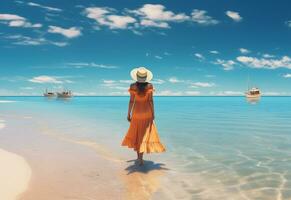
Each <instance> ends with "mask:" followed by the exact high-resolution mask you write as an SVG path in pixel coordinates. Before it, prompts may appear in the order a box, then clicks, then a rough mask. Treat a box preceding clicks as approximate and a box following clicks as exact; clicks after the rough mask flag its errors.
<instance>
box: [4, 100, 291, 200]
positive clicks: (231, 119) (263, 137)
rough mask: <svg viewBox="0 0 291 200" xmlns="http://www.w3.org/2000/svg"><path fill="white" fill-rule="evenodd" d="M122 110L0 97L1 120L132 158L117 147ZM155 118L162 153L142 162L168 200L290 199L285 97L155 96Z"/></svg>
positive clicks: (120, 105)
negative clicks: (157, 170)
mask: <svg viewBox="0 0 291 200" xmlns="http://www.w3.org/2000/svg"><path fill="white" fill-rule="evenodd" d="M1 101H2V103H1ZM8 101H11V102H8ZM127 106H128V97H74V98H72V99H70V100H58V99H47V98H44V97H0V116H2V117H3V116H5V115H22V116H28V117H32V119H36V121H37V122H38V123H43V124H46V126H48V127H50V128H51V129H52V130H54V133H55V134H56V135H57V134H60V136H62V137H69V138H71V139H74V140H87V141H91V142H96V143H97V144H100V145H102V146H103V147H104V148H106V150H107V151H112V152H114V155H116V156H118V157H125V158H130V157H132V158H135V154H134V153H133V152H131V151H130V150H128V149H126V148H124V147H121V146H120V143H121V140H122V138H123V136H124V134H125V132H126V130H127V128H128V126H129V124H128V122H127V120H126V116H127ZM155 112H156V125H157V128H158V131H159V134H160V137H161V141H162V142H163V143H164V144H165V146H166V148H167V152H166V153H164V154H161V155H150V156H147V155H146V157H145V159H153V160H154V161H155V162H158V163H162V165H163V167H164V168H165V169H167V172H166V174H167V175H166V176H165V178H164V179H163V180H162V183H161V185H162V186H163V187H164V188H163V189H162V190H161V191H160V192H165V193H168V194H170V193H171V195H169V199H170V198H172V199H264V200H265V199H272V200H279V199H291V97H262V98H261V100H260V101H259V102H257V103H249V102H247V101H246V99H245V98H244V97H155ZM155 195H157V196H158V195H159V194H158V193H157V194H155Z"/></svg>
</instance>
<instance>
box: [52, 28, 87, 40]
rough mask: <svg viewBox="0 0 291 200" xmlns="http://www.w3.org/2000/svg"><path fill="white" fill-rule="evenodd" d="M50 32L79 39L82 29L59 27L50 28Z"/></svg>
mask: <svg viewBox="0 0 291 200" xmlns="http://www.w3.org/2000/svg"><path fill="white" fill-rule="evenodd" d="M48 32H49V33H58V34H61V35H63V36H65V37H67V38H74V37H78V36H80V35H81V34H82V33H81V30H80V28H77V27H71V28H68V29H65V28H61V27H58V26H49V29H48Z"/></svg>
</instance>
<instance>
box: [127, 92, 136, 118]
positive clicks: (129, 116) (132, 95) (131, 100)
mask: <svg viewBox="0 0 291 200" xmlns="http://www.w3.org/2000/svg"><path fill="white" fill-rule="evenodd" d="M133 104H134V94H133V93H132V92H131V93H130V99H129V103H128V114H127V120H128V121H129V122H130V121H131V112H132V108H133Z"/></svg>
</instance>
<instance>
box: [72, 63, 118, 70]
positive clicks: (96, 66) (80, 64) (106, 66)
mask: <svg viewBox="0 0 291 200" xmlns="http://www.w3.org/2000/svg"><path fill="white" fill-rule="evenodd" d="M67 65H71V66H74V67H75V68H85V67H92V68H103V69H116V68H118V66H114V65H104V64H96V63H94V62H91V63H87V62H79V63H67Z"/></svg>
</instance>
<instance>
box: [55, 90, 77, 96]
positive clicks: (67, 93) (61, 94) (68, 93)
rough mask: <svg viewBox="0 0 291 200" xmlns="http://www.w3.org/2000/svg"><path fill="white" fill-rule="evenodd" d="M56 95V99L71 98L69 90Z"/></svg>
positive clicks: (71, 94)
mask: <svg viewBox="0 0 291 200" xmlns="http://www.w3.org/2000/svg"><path fill="white" fill-rule="evenodd" d="M57 95H58V98H71V97H73V93H72V91H70V90H66V91H62V92H58V93H57Z"/></svg>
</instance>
